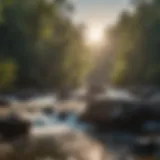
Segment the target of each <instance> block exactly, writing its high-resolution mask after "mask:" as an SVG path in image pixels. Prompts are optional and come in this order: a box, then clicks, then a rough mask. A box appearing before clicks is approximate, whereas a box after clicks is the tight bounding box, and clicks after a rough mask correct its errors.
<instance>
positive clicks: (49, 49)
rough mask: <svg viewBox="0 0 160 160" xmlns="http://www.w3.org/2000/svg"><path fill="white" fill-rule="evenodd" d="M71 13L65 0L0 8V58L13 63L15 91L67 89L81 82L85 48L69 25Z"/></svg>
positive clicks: (16, 1) (16, 0)
mask: <svg viewBox="0 0 160 160" xmlns="http://www.w3.org/2000/svg"><path fill="white" fill-rule="evenodd" d="M2 2H4V1H2ZM2 2H0V6H1V5H2V4H3V3H2ZM72 11H73V10H72V5H71V4H70V3H69V2H68V1H67V0H61V1H59V0H56V1H46V0H32V1H31V0H27V1H22V0H14V1H12V3H8V4H7V5H3V10H2V13H1V15H2V17H3V21H4V22H3V23H1V24H0V56H1V57H5V58H7V57H10V58H12V59H15V60H16V65H17V66H18V73H17V77H16V81H15V84H16V87H17V88H26V87H27V88H28V87H39V88H61V87H65V86H70V87H71V86H75V85H76V86H77V85H78V84H80V83H81V82H82V81H83V80H84V76H85V72H86V71H87V67H86V66H87V63H88V59H87V47H86V46H85V44H84V41H83V37H82V35H83V31H82V30H80V29H79V27H78V26H76V25H74V24H73V23H72V20H71V18H70V15H71V14H72ZM68 73H69V74H68Z"/></svg>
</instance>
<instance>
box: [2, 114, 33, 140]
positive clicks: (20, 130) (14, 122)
mask: <svg viewBox="0 0 160 160" xmlns="http://www.w3.org/2000/svg"><path fill="white" fill-rule="evenodd" d="M30 126H31V124H30V122H29V121H28V120H25V119H22V118H20V117H18V116H14V115H9V116H7V117H1V118H0V135H1V136H2V138H3V139H5V140H14V139H17V138H20V137H23V136H24V137H25V136H27V135H28V134H29V131H30Z"/></svg>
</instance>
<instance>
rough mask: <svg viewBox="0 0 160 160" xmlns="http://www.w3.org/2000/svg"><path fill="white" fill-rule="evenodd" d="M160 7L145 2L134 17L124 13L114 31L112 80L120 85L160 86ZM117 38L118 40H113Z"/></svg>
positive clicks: (139, 4)
mask: <svg viewBox="0 0 160 160" xmlns="http://www.w3.org/2000/svg"><path fill="white" fill-rule="evenodd" d="M159 9H160V5H159V4H158V3H157V1H156V0H154V1H152V2H150V3H148V2H145V1H143V2H141V3H138V4H137V5H136V7H135V11H134V12H133V13H129V12H124V13H122V15H121V16H120V20H119V21H118V23H117V24H116V25H115V27H113V29H112V33H111V37H112V39H114V40H113V42H112V43H114V48H116V49H115V50H114V53H115V55H116V56H115V57H116V58H115V65H114V69H113V72H112V80H113V83H114V84H117V85H132V84H133V85H137V84H140V85H143V84H146V85H160V83H159V82H160V81H159V80H160V66H159V64H160V55H159V52H160V48H159V45H160V39H159V36H158V35H159V34H160V11H159ZM113 37H116V38H113Z"/></svg>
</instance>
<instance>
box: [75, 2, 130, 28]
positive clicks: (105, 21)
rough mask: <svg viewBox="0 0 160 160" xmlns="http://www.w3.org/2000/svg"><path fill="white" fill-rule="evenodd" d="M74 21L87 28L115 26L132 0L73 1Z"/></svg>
mask: <svg viewBox="0 0 160 160" xmlns="http://www.w3.org/2000/svg"><path fill="white" fill-rule="evenodd" d="M72 1H73V2H74V4H75V8H76V9H75V13H74V20H75V21H76V22H82V23H85V24H86V25H87V26H98V27H102V28H103V27H104V26H106V25H107V26H108V25H110V24H113V23H114V22H115V21H116V18H117V15H118V14H119V13H120V11H122V10H123V9H124V8H127V7H128V6H129V2H130V0H72Z"/></svg>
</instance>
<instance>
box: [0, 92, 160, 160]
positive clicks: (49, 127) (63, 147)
mask: <svg viewBox="0 0 160 160" xmlns="http://www.w3.org/2000/svg"><path fill="white" fill-rule="evenodd" d="M109 95H110V96H111V97H113V96H114V97H118V96H120V95H121V96H122V95H123V96H124V97H127V98H129V96H130V95H127V96H126V94H125V93H124V94H122V92H117V96H115V92H114V91H112V92H110V94H109ZM32 105H33V104H32ZM27 118H29V120H30V121H31V122H32V128H31V134H30V138H29V140H27V143H25V144H24V142H23V143H22V145H20V144H21V143H20V142H21V141H20V142H14V143H13V145H11V146H7V145H6V148H7V147H9V149H10V150H11V149H12V150H15V149H16V152H15V154H13V152H11V155H12V156H11V157H12V158H8V157H7V158H4V160H14V159H15V160H20V159H22V158H23V159H25V158H26V157H27V156H28V155H29V156H28V158H26V159H25V160H32V159H33V160H53V159H56V160H58V159H60V160H65V159H67V160H139V157H137V155H135V154H133V152H132V151H131V148H132V146H133V144H134V143H135V142H136V141H139V142H140V143H148V141H149V140H148V139H145V138H142V137H140V136H137V135H133V134H127V133H118V132H116V133H95V132H94V126H91V125H89V124H86V123H82V122H79V121H78V118H77V115H76V114H74V113H70V114H68V115H67V116H66V117H65V118H64V119H62V118H61V117H60V115H59V114H58V113H53V114H48V115H47V114H44V113H42V112H37V113H30V114H27ZM24 145H27V146H25V147H24ZM15 146H16V147H15ZM22 146H23V147H22ZM3 148H5V147H4V146H3ZM22 148H23V149H22ZM7 149H8V148H7ZM0 150H1V146H0ZM3 153H5V152H3ZM8 153H10V152H8V151H7V154H6V155H7V156H8V155H9V154H8ZM155 154H157V155H158V153H155ZM6 155H5V156H6ZM13 155H14V156H13ZM15 155H16V156H17V155H20V157H21V158H19V157H18V158H17V157H16V156H15ZM24 155H25V156H24ZM5 156H4V157H5ZM13 157H14V158H13ZM147 158H148V157H147ZM1 159H2V158H1V156H0V160H1ZM2 160H3V159H2ZM142 160H143V159H142ZM144 160H146V159H144Z"/></svg>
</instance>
